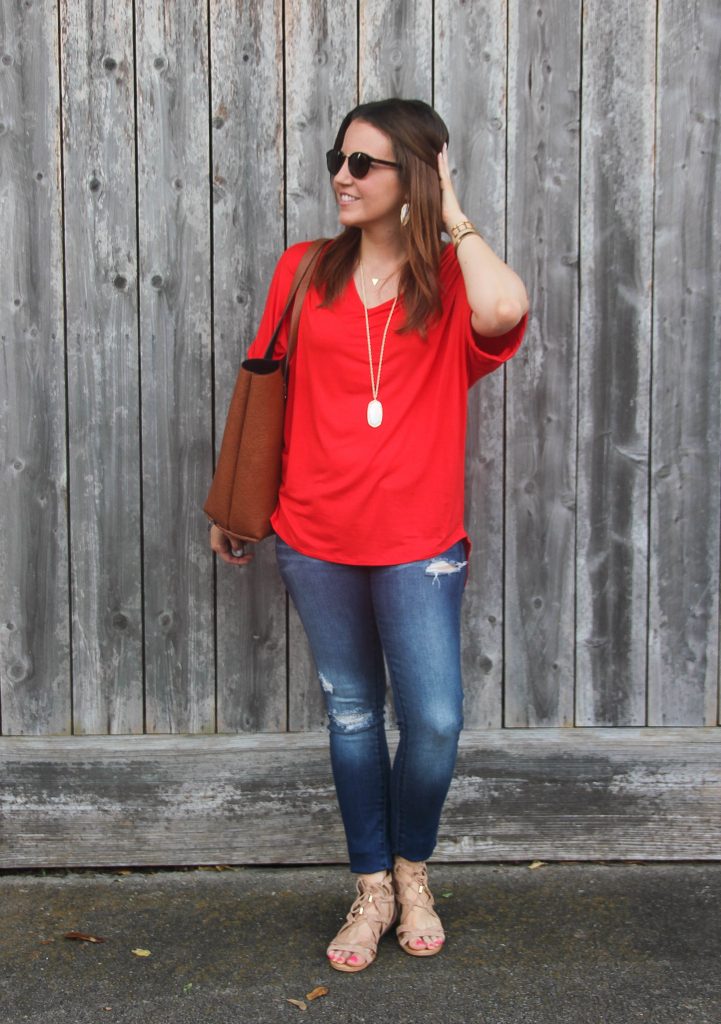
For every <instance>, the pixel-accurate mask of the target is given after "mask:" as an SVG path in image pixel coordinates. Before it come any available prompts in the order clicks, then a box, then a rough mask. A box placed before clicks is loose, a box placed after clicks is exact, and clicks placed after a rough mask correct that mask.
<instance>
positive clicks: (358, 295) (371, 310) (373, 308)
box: [351, 274, 401, 313]
mask: <svg viewBox="0 0 721 1024" xmlns="http://www.w3.org/2000/svg"><path fill="white" fill-rule="evenodd" d="M351 283H352V285H353V291H354V292H355V297H356V299H357V300H358V302H359V303H360V307H361V309H363V307H364V305H365V303H364V302H363V296H362V295H361V293H360V292H359V291H358V285H357V284H356V283H355V277H354V275H353V274H351ZM395 298H396V296H395V295H392V296H391V297H390V299H383V302H379V303H378V304H377V305H376V306H366V309H367V310H368V312H369V313H375V311H376V310H377V309H382V307H383V306H387V305H389V304H390V303H391V302H393V300H394V299H395ZM398 301H399V302H400V301H401V296H400V295H399V296H398Z"/></svg>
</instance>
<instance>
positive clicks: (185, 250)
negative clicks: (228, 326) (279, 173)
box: [136, 0, 215, 733]
mask: <svg viewBox="0 0 721 1024" xmlns="http://www.w3.org/2000/svg"><path fill="white" fill-rule="evenodd" d="M136 35H137V43H136V53H137V61H138V73H137V83H138V89H137V97H138V98H137V111H138V183H139V184H138V206H139V225H140V235H139V244H140V279H141V281H142V287H141V289H140V343H141V377H142V381H143V382H144V386H143V389H142V393H143V401H142V442H143V524H144V529H143V557H144V563H145V712H146V726H145V728H146V732H191V733H203V732H214V731H215V664H214V652H213V593H212V573H211V558H212V556H211V552H210V548H209V545H208V534H207V530H206V527H205V521H204V517H203V516H202V515H201V514H200V513H199V509H200V507H201V506H202V504H203V501H204V500H205V495H206V493H207V485H208V479H209V477H210V474H211V471H212V455H213V453H212V445H211V443H210V438H211V414H212V402H211V367H210V329H211V303H210V298H211V295H210V263H211V246H210V202H209V182H210V174H209V172H210V159H209V138H208V136H209V97H208V90H209V77H208V25H207V23H206V20H205V8H204V7H197V8H194V7H187V6H186V5H179V6H167V5H165V4H164V3H163V2H162V0H148V2H146V3H144V4H142V5H141V6H140V7H139V8H138V10H137V13H136ZM148 385H150V386H148Z"/></svg>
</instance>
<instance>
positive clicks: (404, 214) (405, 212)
mask: <svg viewBox="0 0 721 1024" xmlns="http://www.w3.org/2000/svg"><path fill="white" fill-rule="evenodd" d="M410 219H411V208H410V206H409V205H408V203H404V204H403V206H401V227H402V228H407V227H408V222H409V220H410Z"/></svg>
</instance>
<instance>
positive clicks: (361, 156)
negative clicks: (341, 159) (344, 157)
mask: <svg viewBox="0 0 721 1024" xmlns="http://www.w3.org/2000/svg"><path fill="white" fill-rule="evenodd" d="M370 165H371V158H370V157H369V156H368V154H367V153H351V155H350V156H349V157H348V170H349V171H350V172H351V174H352V175H353V177H354V178H365V176H366V174H367V173H368V171H369V169H370Z"/></svg>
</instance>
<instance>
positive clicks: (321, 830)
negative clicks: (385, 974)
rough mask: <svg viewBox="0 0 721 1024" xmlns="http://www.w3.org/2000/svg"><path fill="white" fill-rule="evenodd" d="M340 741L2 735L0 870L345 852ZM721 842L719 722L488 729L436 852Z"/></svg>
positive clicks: (461, 768) (462, 763)
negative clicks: (336, 745) (337, 761)
mask: <svg viewBox="0 0 721 1024" xmlns="http://www.w3.org/2000/svg"><path fill="white" fill-rule="evenodd" d="M327 743H328V740H327V737H326V736H325V735H323V734H318V733H310V734H306V735H303V736H300V735H298V736H270V735H268V736H245V737H241V736H236V737H157V736H156V737H123V738H120V737H113V738H104V737H88V738H73V739H72V740H70V739H67V740H66V739H62V738H59V739H47V738H44V739H43V740H38V739H35V738H26V737H23V738H14V739H3V740H0V766H1V767H2V771H0V823H2V829H1V830H0V866H2V867H3V868H19V867H23V868H26V867H46V866H47V867H52V866H60V865H63V866H64V865H68V866H73V865H84V866H92V865H98V866H101V865H120V864H166V865H167V864H206V863H207V864H213V863H231V864H282V863H286V864H287V863H293V864H299V863H328V862H344V861H345V860H346V856H347V855H346V851H345V841H344V837H343V830H342V827H341V822H340V814H339V812H338V809H337V805H336V800H335V793H334V790H333V783H332V780H331V770H330V764H329V757H328V749H327ZM392 745H393V746H394V745H395V737H394V740H393V744H392ZM259 822H262V825H259ZM720 842H721V732H720V731H719V730H718V729H693V730H686V729H660V730H656V729H606V730H604V729H599V730H596V729H586V730H575V731H574V730H568V729H562V730H556V729H537V730H536V729H523V730H508V729H505V730H489V731H486V732H483V731H479V732H469V733H465V734H464V736H463V737H462V740H461V748H460V752H459V761H458V771H457V774H456V778H455V780H454V782H453V784H452V786H451V790H450V793H449V797H448V801H447V803H446V806H445V809H444V814H443V818H442V821H441V829H440V833H439V842H438V846H437V849H436V852H435V854H434V860H436V861H464V860H480V861H485V860H488V861H493V860H533V859H536V858H540V859H543V860H598V859H604V860H617V859H621V860H624V859H629V858H630V859H634V860H683V859H698V860H703V859H708V860H715V859H717V858H718V851H719V844H720Z"/></svg>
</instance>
